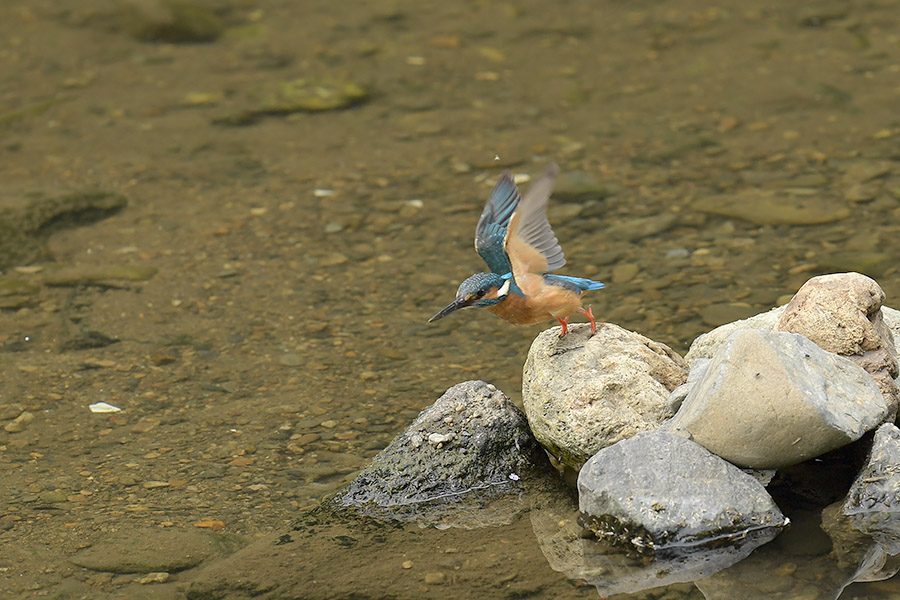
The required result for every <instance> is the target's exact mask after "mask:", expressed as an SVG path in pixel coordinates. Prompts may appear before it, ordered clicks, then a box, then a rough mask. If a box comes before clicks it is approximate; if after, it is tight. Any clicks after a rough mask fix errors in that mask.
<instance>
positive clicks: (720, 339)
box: [684, 305, 787, 367]
mask: <svg viewBox="0 0 900 600" xmlns="http://www.w3.org/2000/svg"><path fill="white" fill-rule="evenodd" d="M785 306H787V305H785ZM785 306H779V307H777V308H773V309H772V310H769V311H766V312H764V313H759V314H758V315H754V316H752V317H750V318H748V319H741V320H740V321H734V322H732V323H726V324H725V325H720V326H719V327H716V328H715V329H713V330H711V331H708V332H707V333H703V334H701V335H699V336H697V339H695V340H694V341H693V342H692V343H691V347H690V349H689V350H688V353H687V354H686V355H685V356H684V360H685V361H686V362H687V363H688V364H689V365H691V366H692V367H693V365H694V361H696V360H697V359H699V358H712V357H713V355H714V354H715V353H716V351H718V349H719V347H720V346H721V345H722V344H724V343H725V342H726V341H727V340H728V338H730V337H731V334H733V333H734V332H735V331H737V330H738V329H758V330H760V331H772V330H773V329H775V325H776V324H778V319H780V318H781V313H783V312H784V309H785Z"/></svg>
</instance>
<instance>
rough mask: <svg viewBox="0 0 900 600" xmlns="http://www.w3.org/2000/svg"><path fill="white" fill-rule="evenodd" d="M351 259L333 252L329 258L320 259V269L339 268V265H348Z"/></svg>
mask: <svg viewBox="0 0 900 600" xmlns="http://www.w3.org/2000/svg"><path fill="white" fill-rule="evenodd" d="M348 260H350V259H349V258H347V256H346V255H344V254H341V253H340V252H333V253H332V254H329V255H328V256H323V257H322V258H320V259H319V266H320V267H337V266H338V265H342V264H344V263H346V262H347V261H348Z"/></svg>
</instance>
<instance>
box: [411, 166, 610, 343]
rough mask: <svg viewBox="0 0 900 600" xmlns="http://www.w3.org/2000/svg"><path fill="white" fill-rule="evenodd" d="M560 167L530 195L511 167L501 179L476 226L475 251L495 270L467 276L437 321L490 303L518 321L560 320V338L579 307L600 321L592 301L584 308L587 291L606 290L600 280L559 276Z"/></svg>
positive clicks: (546, 172) (508, 318)
mask: <svg viewBox="0 0 900 600" xmlns="http://www.w3.org/2000/svg"><path fill="white" fill-rule="evenodd" d="M558 174H559V167H557V166H556V165H555V164H552V163H551V164H550V165H548V166H547V168H546V169H545V170H544V172H543V173H542V174H541V176H540V177H538V178H537V179H536V180H535V181H534V183H532V184H531V187H529V188H528V191H527V192H525V195H524V196H522V194H521V193H520V192H519V189H518V188H517V187H516V182H515V180H514V179H513V176H512V174H511V173H510V172H509V171H506V172H504V173H503V174H502V175H501V176H500V178H499V179H498V180H497V183H496V185H494V189H493V191H492V192H491V195H490V196H489V197H488V201H487V204H485V207H484V211H483V212H482V213H481V218H479V219H478V225H477V226H476V228H475V251H476V252H478V254H479V255H481V258H483V259H484V262H485V263H487V266H488V268H489V269H490V271H488V272H486V273H475V274H474V275H470V276H469V277H467V278H466V279H465V280H464V281H463V282H462V283H461V284H460V285H459V288H458V289H457V291H456V299H454V300H453V302H451V303H450V304H448V305H447V306H445V307H444V308H442V309H441V310H440V311H439V312H438V313H437V314H435V315H434V316H433V317H431V318H430V319H428V322H429V323H433V322H434V321H437V320H438V319H443V318H444V317H446V316H447V315H449V314H450V313H452V312H455V311H457V310H459V309H461V308H468V307H476V308H486V309H488V310H489V311H490V312H492V313H494V314H495V315H497V316H498V317H500V318H501V319H504V320H506V321H509V322H510V323H513V324H514V325H535V324H538V323H544V322H546V321H549V320H552V319H554V318H555V319H557V320H558V321H559V324H560V326H561V329H562V331H561V333H560V335H559V337H560V338H562V337H565V335H566V334H567V333H568V332H569V327H568V322H569V316H571V315H573V314H575V313H576V312H579V313H581V314H583V315H585V316H586V317H587V318H588V320H589V321H590V323H591V335H594V334H595V333H596V332H597V323H596V321H595V319H594V314H593V312H592V311H591V308H590V306H588V307H587V308H583V307H582V304H581V296H582V295H583V294H584V293H585V292H587V291H590V290H599V289H603V288H604V287H605V286H604V284H603V283H601V282H599V281H594V280H592V279H586V278H583V277H570V276H567V275H557V274H555V273H553V271H555V270H557V269H559V268H560V267H562V266H563V265H564V264H566V259H565V256H564V255H563V250H562V248H561V247H560V245H559V241H558V240H557V238H556V235H555V234H554V233H553V229H552V228H551V227H550V222H549V221H548V220H547V202H548V201H549V200H550V194H551V192H552V191H553V182H554V181H555V179H556V176H557V175H558Z"/></svg>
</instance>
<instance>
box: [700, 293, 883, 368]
mask: <svg viewBox="0 0 900 600" xmlns="http://www.w3.org/2000/svg"><path fill="white" fill-rule="evenodd" d="M784 308H785V307H784V306H779V307H778V308H773V309H772V310H770V311H768V312H764V313H759V314H758V315H754V316H752V317H749V318H747V319H742V320H740V321H734V322H733V323H726V324H725V325H721V326H719V327H716V328H715V329H713V330H711V331H709V332H707V333H704V334H702V335H699V336H697V339H695V340H694V341H693V342H692V343H691V347H690V349H689V350H688V353H687V354H685V356H684V360H685V362H687V363H688V364H689V365H691V366H693V364H694V362H695V361H696V360H697V359H699V358H712V357H713V355H715V353H716V352H717V351H718V349H719V347H720V346H721V345H722V344H724V343H725V342H726V341H727V340H728V338H730V337H731V335H732V334H733V333H734V332H735V331H737V330H739V329H757V330H760V331H772V330H773V329H775V325H776V323H778V319H779V318H780V317H781V313H782V312H784ZM898 323H900V315H898Z"/></svg>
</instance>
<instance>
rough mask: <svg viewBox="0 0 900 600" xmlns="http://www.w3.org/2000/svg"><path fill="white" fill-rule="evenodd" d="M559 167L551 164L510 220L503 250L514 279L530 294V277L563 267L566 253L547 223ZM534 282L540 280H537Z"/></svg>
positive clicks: (529, 189) (533, 185) (532, 185)
mask: <svg viewBox="0 0 900 600" xmlns="http://www.w3.org/2000/svg"><path fill="white" fill-rule="evenodd" d="M558 173H559V167H557V166H556V165H553V164H551V165H550V166H548V167H547V168H546V169H545V170H544V172H543V173H542V174H541V176H540V177H538V179H537V180H536V181H535V182H534V183H533V184H531V187H530V188H528V192H527V193H526V194H525V197H524V198H523V199H522V201H521V202H519V204H518V207H517V208H516V209H515V212H514V213H513V215H512V216H511V217H510V219H509V225H508V226H507V228H506V237H505V239H504V242H503V247H504V249H505V250H506V255H507V257H508V259H509V261H510V264H511V266H512V273H513V277H514V278H515V280H516V282H517V283H518V284H519V286H520V287H522V289H523V290H525V292H526V293H528V290H527V286H528V283H527V282H528V280H529V279H533V278H530V277H529V275H543V274H544V273H549V272H550V271H555V270H556V269H558V268H560V267H561V266H563V265H564V264H566V258H565V256H564V255H563V250H562V248H561V247H560V245H559V241H558V240H557V239H556V235H555V234H554V233H553V229H552V228H551V227H550V222H549V221H548V220H547V201H548V200H550V193H551V192H552V191H553V181H554V180H555V179H556V176H557V174H558ZM534 281H535V282H536V281H537V280H534Z"/></svg>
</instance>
